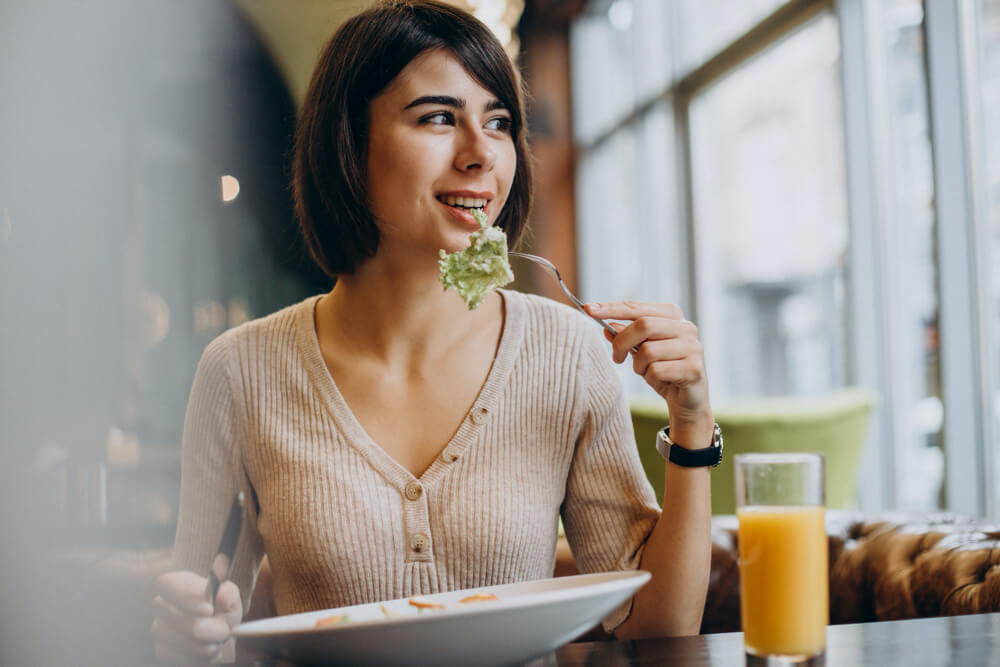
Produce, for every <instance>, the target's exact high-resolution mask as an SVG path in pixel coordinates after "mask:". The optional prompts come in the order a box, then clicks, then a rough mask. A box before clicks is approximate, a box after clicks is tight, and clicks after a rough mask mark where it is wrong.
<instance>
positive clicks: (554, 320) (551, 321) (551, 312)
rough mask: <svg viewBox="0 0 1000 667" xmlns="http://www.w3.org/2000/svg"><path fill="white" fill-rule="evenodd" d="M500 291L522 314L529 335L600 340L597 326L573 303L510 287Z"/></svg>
mask: <svg viewBox="0 0 1000 667" xmlns="http://www.w3.org/2000/svg"><path fill="white" fill-rule="evenodd" d="M503 293H504V296H505V297H506V298H507V300H508V302H510V303H511V305H512V306H516V307H517V308H519V309H520V310H521V312H522V313H523V318H524V320H525V324H526V326H527V330H528V333H529V334H531V333H536V334H538V335H559V336H562V337H565V336H572V337H574V338H576V337H581V338H586V339H590V340H600V327H598V326H597V325H596V323H595V322H594V321H593V320H592V319H590V318H589V317H587V316H586V315H584V314H583V313H581V312H580V311H579V310H577V309H576V308H573V307H572V306H569V305H566V304H563V303H559V302H558V301H555V300H553V299H550V298H548V297H544V296H540V295H537V294H526V293H524V292H516V291H513V290H503ZM594 334H597V335H596V337H595V336H594Z"/></svg>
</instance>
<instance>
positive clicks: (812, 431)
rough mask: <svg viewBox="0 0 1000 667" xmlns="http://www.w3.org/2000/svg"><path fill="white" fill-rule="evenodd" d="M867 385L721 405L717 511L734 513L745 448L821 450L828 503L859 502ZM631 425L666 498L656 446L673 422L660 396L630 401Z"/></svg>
mask: <svg viewBox="0 0 1000 667" xmlns="http://www.w3.org/2000/svg"><path fill="white" fill-rule="evenodd" d="M876 401H877V399H876V397H875V395H874V394H873V393H872V392H870V391H868V390H865V389H859V388H848V389H841V390H837V391H834V392H832V393H829V394H825V395H823V396H817V397H780V398H754V399H746V400H739V401H730V402H726V403H720V404H719V405H717V406H716V407H715V419H716V421H718V422H719V425H720V426H721V427H722V433H723V437H724V440H725V454H724V456H723V461H722V464H721V465H720V466H719V467H718V468H717V469H716V470H715V471H713V473H712V514H733V513H735V511H736V503H735V498H734V490H733V456H734V455H735V454H742V453H744V452H818V453H820V454H823V455H824V456H825V457H826V506H827V507H829V508H838V509H850V508H853V507H854V506H855V504H856V502H855V501H856V495H857V493H856V491H857V477H858V468H859V464H860V461H861V452H862V450H863V449H864V445H865V441H866V440H867V436H868V422H869V419H870V417H871V412H872V409H873V408H874V406H875V404H876ZM630 408H631V412H632V426H633V428H634V429H635V438H636V442H637V443H638V447H639V458H640V459H641V460H642V465H643V468H645V470H646V475H647V476H648V477H649V481H650V482H651V483H652V485H653V489H655V491H656V496H657V498H658V499H659V500H660V501H661V502H662V499H663V459H662V457H660V455H659V454H658V453H657V452H656V448H655V447H654V446H653V445H654V443H655V442H656V432H657V431H658V430H659V429H661V428H663V426H665V425H666V424H667V422H668V421H669V415H668V414H667V406H666V403H664V402H663V401H661V400H657V399H648V398H637V399H633V401H632V402H631V405H630Z"/></svg>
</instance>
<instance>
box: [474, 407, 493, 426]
mask: <svg viewBox="0 0 1000 667" xmlns="http://www.w3.org/2000/svg"><path fill="white" fill-rule="evenodd" d="M489 417H490V411H489V410H488V409H486V408H475V409H474V410H473V411H472V423H473V424H475V425H476V426H482V425H483V424H485V423H486V420H487V419H489Z"/></svg>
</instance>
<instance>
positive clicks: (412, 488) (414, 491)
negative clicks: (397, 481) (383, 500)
mask: <svg viewBox="0 0 1000 667" xmlns="http://www.w3.org/2000/svg"><path fill="white" fill-rule="evenodd" d="M423 491H424V489H423V487H422V486H420V482H410V483H409V484H407V485H406V489H405V490H404V491H403V493H405V494H406V498H407V500H416V499H417V498H419V497H420V494H421V493H423Z"/></svg>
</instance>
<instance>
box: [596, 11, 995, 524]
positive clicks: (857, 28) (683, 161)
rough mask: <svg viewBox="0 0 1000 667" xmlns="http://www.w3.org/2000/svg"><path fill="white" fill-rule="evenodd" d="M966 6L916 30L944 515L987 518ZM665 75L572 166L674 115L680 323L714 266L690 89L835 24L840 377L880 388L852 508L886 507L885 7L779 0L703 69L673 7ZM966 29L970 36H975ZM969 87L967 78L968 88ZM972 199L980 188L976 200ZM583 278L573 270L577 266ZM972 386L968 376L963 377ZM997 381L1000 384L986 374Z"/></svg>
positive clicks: (891, 430) (889, 380) (983, 338)
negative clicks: (842, 226) (695, 164)
mask: <svg viewBox="0 0 1000 667" xmlns="http://www.w3.org/2000/svg"><path fill="white" fill-rule="evenodd" d="M973 1H974V0H957V2H951V1H947V2H940V1H937V0H925V1H924V3H923V11H924V22H923V25H924V31H925V49H926V63H925V69H926V77H927V90H928V97H929V100H928V113H929V116H930V118H929V122H930V129H931V151H932V162H933V166H932V168H933V178H934V186H933V187H934V193H935V204H936V206H935V212H934V215H935V223H934V226H935V234H936V237H935V240H936V241H937V245H938V250H937V256H936V260H937V262H938V266H937V273H938V302H939V309H940V311H939V312H940V316H939V322H940V340H941V343H940V344H941V350H940V351H941V357H940V359H941V362H940V363H941V376H942V401H943V403H944V410H945V419H944V426H943V429H944V432H943V440H944V447H945V460H946V463H945V485H946V506H947V509H949V510H951V511H957V512H963V513H968V514H974V515H983V514H984V513H985V514H987V515H988V516H991V517H992V516H994V515H995V513H997V512H1000V491H998V489H996V488H994V484H993V481H992V475H991V471H992V470H993V467H992V466H993V464H994V457H995V456H996V454H995V453H994V452H993V451H992V447H993V445H992V442H993V440H992V439H991V437H990V436H991V435H992V431H993V430H995V429H994V426H993V423H992V421H991V416H992V411H991V406H990V405H989V396H991V395H992V394H991V392H990V388H991V384H990V381H991V378H990V377H989V373H988V372H987V371H986V370H984V369H987V368H991V366H988V365H987V362H989V361H990V360H991V359H990V357H991V354H992V351H991V349H990V347H989V345H988V341H989V338H988V336H987V333H988V332H987V319H988V318H987V317H985V315H986V314H988V312H989V311H988V310H987V309H988V303H987V294H988V292H987V291H986V290H985V289H980V288H985V287H986V286H987V285H988V283H987V280H986V279H987V278H988V276H987V275H986V271H987V265H986V255H985V252H986V245H985V243H980V242H977V241H980V240H985V239H987V238H988V234H987V231H988V230H987V227H986V225H987V224H988V216H987V215H986V212H987V209H986V208H985V204H984V198H985V194H983V192H982V191H983V190H984V188H983V187H982V184H983V183H984V181H983V178H984V173H985V170H984V167H983V162H982V160H983V159H984V158H983V156H982V155H980V154H979V153H978V152H977V151H975V150H973V148H972V147H975V146H978V145H979V144H977V143H975V142H976V140H977V139H978V138H979V137H981V136H982V131H983V129H982V120H981V118H978V117H977V115H976V105H975V104H974V102H973V99H972V97H971V94H972V92H973V91H975V85H978V80H974V79H971V78H970V76H971V74H972V73H974V63H975V62H976V60H975V58H974V57H973V55H974V54H973V55H970V50H971V48H972V45H974V44H975V40H974V39H972V37H973V35H974V28H975V26H974V17H975V7H974V6H973ZM670 4H671V10H670V12H669V14H668V17H667V18H668V20H669V23H670V25H669V26H666V29H667V30H668V31H669V34H670V35H671V39H669V40H667V43H668V44H669V45H670V46H669V48H671V49H672V53H671V54H670V58H669V62H670V63H671V68H672V71H671V76H670V78H669V83H668V84H667V85H666V87H664V88H663V89H662V90H660V91H658V92H655V93H653V94H651V95H650V96H648V97H647V98H646V99H644V100H639V101H637V103H636V104H635V105H634V106H633V107H632V109H631V110H630V111H629V112H628V113H626V114H625V115H623V116H622V117H620V118H619V119H617V121H616V122H614V123H611V124H610V125H609V126H607V127H605V128H604V129H603V130H602V131H601V132H599V133H597V134H596V135H595V136H594V137H593V138H592V139H590V140H588V141H584V142H581V141H579V140H578V141H577V144H576V160H577V165H578V167H577V168H578V170H579V165H581V164H582V163H583V162H584V161H586V160H587V158H588V156H589V155H591V154H592V153H593V152H594V151H595V150H596V149H597V148H598V147H600V146H601V145H602V144H603V143H604V142H606V141H609V140H610V139H611V138H612V137H613V136H614V135H616V134H617V133H619V132H623V131H633V129H634V127H635V126H637V124H639V123H641V122H642V119H643V118H645V117H646V115H647V114H649V113H650V112H651V111H652V110H653V109H655V108H656V107H657V106H658V105H661V104H667V105H669V107H670V108H671V110H672V114H671V115H672V117H673V119H674V128H673V130H674V138H673V146H674V150H673V155H672V157H673V159H674V160H675V167H674V174H675V177H674V182H673V183H668V184H666V185H667V186H668V187H672V188H675V189H676V192H675V193H674V197H673V201H674V202H676V208H675V214H676V215H677V216H678V218H679V219H680V220H681V224H680V236H681V237H682V238H678V239H677V242H678V243H679V244H682V247H685V248H687V250H688V252H687V254H686V258H685V262H684V267H683V271H682V274H683V275H685V276H686V277H687V285H686V286H685V288H686V289H685V294H686V295H687V304H686V309H687V312H688V313H689V317H690V318H691V319H693V320H697V319H698V314H699V311H701V310H703V308H704V306H703V305H702V303H701V302H700V301H699V299H700V295H699V289H698V286H699V285H700V284H701V283H702V281H701V280H700V279H699V276H700V274H701V272H703V271H709V270H711V267H710V266H706V263H705V262H704V261H701V262H699V261H698V257H699V256H698V235H697V234H696V230H695V224H694V213H695V212H694V210H693V183H692V170H691V165H692V154H691V151H692V146H691V132H690V117H689V111H690V104H691V101H692V99H693V97H694V96H695V94H697V92H698V91H700V90H702V89H704V88H705V87H706V86H709V85H711V84H712V83H713V82H714V81H716V80H718V79H719V78H721V77H723V76H725V75H726V74H728V73H730V72H732V71H733V70H734V69H736V68H738V67H739V66H740V65H742V64H743V63H745V62H746V61H747V60H749V59H750V58H752V57H754V56H755V55H757V54H758V53H760V52H761V51H763V50H765V49H767V48H769V47H770V46H772V45H773V44H774V43H775V42H777V41H778V40H780V39H782V38H783V37H785V36H786V35H788V34H789V33H791V32H793V31H795V30H797V29H798V28H800V27H801V26H803V25H804V24H806V23H808V22H809V21H810V20H812V19H814V18H815V17H817V16H818V15H820V14H821V13H824V12H831V13H832V14H833V15H834V16H835V18H836V20H837V23H838V28H839V31H840V43H841V57H840V65H841V86H842V91H841V94H842V100H843V109H842V114H843V129H844V144H845V145H844V151H845V162H844V165H845V170H846V172H847V173H846V175H845V177H846V180H845V183H846V188H847V198H848V201H847V211H848V225H849V227H848V229H849V241H848V244H849V245H848V253H849V254H848V259H847V268H846V281H847V286H846V287H847V290H846V294H847V297H846V303H845V310H846V313H845V317H846V319H847V322H846V324H847V336H848V338H847V346H846V355H847V364H848V368H847V382H848V383H849V384H851V385H856V386H861V387H866V388H869V389H872V390H874V391H876V392H877V393H878V395H879V396H880V397H881V399H882V400H881V403H880V405H879V406H877V408H876V410H875V411H874V414H873V419H872V424H871V429H870V436H869V442H870V446H869V447H867V448H866V449H865V453H864V458H863V461H862V472H861V479H860V483H859V504H860V506H861V508H862V509H864V510H867V511H877V510H883V509H889V508H895V507H897V506H898V505H899V501H900V493H899V484H898V483H897V478H896V475H897V466H896V465H895V464H894V462H895V461H896V460H897V458H898V456H900V455H905V454H903V452H904V450H903V449H902V448H901V446H900V445H901V443H900V441H899V438H900V437H901V433H902V431H903V429H901V428H900V425H901V424H903V423H905V422H904V421H903V420H904V419H905V418H906V410H907V406H903V405H900V404H899V400H898V397H897V396H896V393H894V392H893V377H894V368H893V365H892V361H891V355H890V354H889V350H890V344H891V334H892V330H893V321H892V317H893V304H892V303H890V295H891V293H892V292H891V290H890V289H889V286H890V285H891V282H890V281H891V272H892V271H893V267H891V266H890V265H889V262H888V261H887V260H888V250H889V248H890V246H889V244H890V243H891V242H892V239H891V238H888V236H889V233H888V232H887V230H886V227H885V225H884V224H878V223H879V221H882V220H886V219H887V218H886V207H887V206H889V202H888V201H887V200H888V190H887V189H886V188H887V184H888V182H889V181H888V176H889V174H888V172H887V170H888V169H889V168H890V166H889V151H890V147H889V145H888V133H887V132H886V131H885V127H886V124H887V123H888V112H887V109H888V99H887V95H886V92H885V90H886V86H885V85H883V82H884V77H885V76H886V73H885V71H884V67H885V62H886V60H885V51H884V50H885V46H884V39H883V38H884V34H885V30H884V25H883V16H882V15H883V11H884V8H882V7H879V6H878V3H874V2H870V1H869V0H788V1H787V2H784V3H783V4H781V5H779V6H778V7H777V8H776V9H774V10H773V11H772V12H771V13H770V14H769V15H767V16H765V17H763V18H762V19H761V20H760V21H758V22H757V23H756V24H754V25H752V26H750V27H749V28H748V29H747V30H746V31H745V32H744V33H743V34H742V35H739V36H737V37H736V38H735V39H733V40H732V41H730V42H729V43H728V44H725V45H723V46H722V47H720V48H719V49H718V50H716V51H715V52H714V53H713V54H712V55H710V56H709V57H708V58H707V59H705V60H703V61H702V62H701V63H699V64H696V65H693V66H688V67H685V66H684V65H682V63H683V62H684V60H683V59H682V58H681V54H680V43H681V40H680V39H678V37H679V35H680V32H681V29H682V27H681V26H680V25H679V17H680V13H681V12H680V6H679V4H678V3H670ZM970 31H973V32H970ZM973 81H974V82H975V83H971V82H973ZM977 193H978V194H977ZM941 220H963V221H967V222H966V224H965V225H964V233H960V234H955V233H953V232H952V231H951V230H945V229H944V228H943V225H942V224H940V221H941ZM581 273H582V271H581ZM970 380H971V381H970ZM994 381H996V382H1000V378H994Z"/></svg>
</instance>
